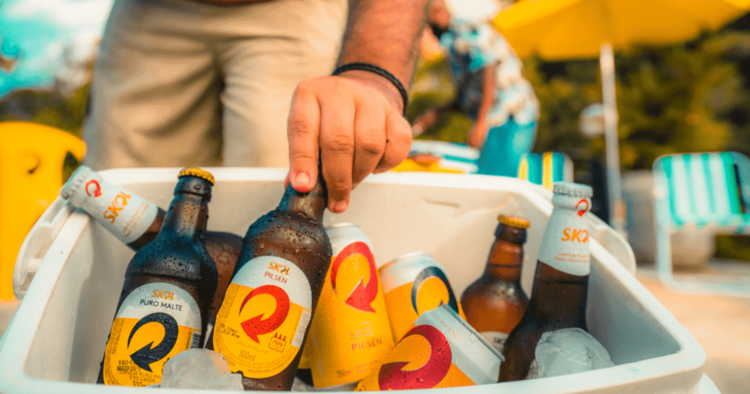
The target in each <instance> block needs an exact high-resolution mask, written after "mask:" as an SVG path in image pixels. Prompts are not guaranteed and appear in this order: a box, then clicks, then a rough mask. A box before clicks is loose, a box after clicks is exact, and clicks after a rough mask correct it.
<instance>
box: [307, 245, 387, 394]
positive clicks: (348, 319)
mask: <svg viewBox="0 0 750 394" xmlns="http://www.w3.org/2000/svg"><path fill="white" fill-rule="evenodd" d="M392 347H393V335H392V334H391V327H390V323H389V321H388V312H387V310H386V306H385V298H384V296H383V289H382V286H381V283H380V280H379V278H378V272H377V268H376V266H375V259H374V257H373V255H372V253H371V252H370V248H369V245H367V244H366V243H365V242H361V241H356V242H350V243H348V244H347V245H346V246H345V247H344V248H343V249H342V250H341V251H339V253H338V254H337V255H336V256H334V257H333V258H332V262H331V268H330V269H329V270H328V274H327V275H326V280H325V284H324V285H323V290H322V292H321V296H320V299H319V301H318V307H317V309H316V311H315V318H314V319H313V323H312V327H311V328H310V340H308V344H307V345H306V347H305V349H309V353H310V354H309V357H310V361H311V362H310V368H311V370H312V376H313V383H314V384H315V388H324V387H331V386H338V385H342V384H346V383H351V382H356V381H359V380H362V379H363V378H364V377H365V376H367V374H368V373H369V372H370V371H371V370H372V369H373V368H374V367H375V366H377V365H378V364H379V363H380V361H381V360H382V359H383V357H384V356H385V355H386V354H387V353H388V352H389V351H390V350H391V348H392Z"/></svg>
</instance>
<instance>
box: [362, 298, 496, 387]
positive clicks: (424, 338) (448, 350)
mask: <svg viewBox="0 0 750 394" xmlns="http://www.w3.org/2000/svg"><path fill="white" fill-rule="evenodd" d="M502 361H503V356H502V355H501V354H500V353H499V352H498V351H497V350H495V348H493V347H492V345H491V344H490V343H489V342H487V340H485V339H484V338H482V336H481V335H480V334H479V333H478V332H477V331H476V330H474V329H473V328H472V327H471V326H470V325H469V323H467V322H466V321H465V320H464V319H463V318H461V316H459V315H458V314H457V313H456V312H455V311H454V310H453V308H451V307H449V306H448V305H446V304H441V305H440V306H439V307H437V308H434V309H432V310H429V311H426V312H424V313H422V314H421V315H420V316H419V318H418V319H417V320H416V322H415V326H414V328H412V329H411V330H409V332H407V333H406V335H404V337H403V338H402V339H401V340H400V341H399V342H398V344H396V346H395V347H394V348H393V350H392V351H391V352H390V353H389V354H388V355H387V356H386V357H385V358H384V359H383V362H382V364H381V365H379V366H378V367H377V368H375V369H374V370H373V371H372V372H371V373H370V374H369V375H368V376H367V377H366V378H365V379H364V380H363V381H362V382H360V384H359V385H358V386H357V390H356V391H380V390H413V389H430V388H445V387H460V386H473V385H480V384H491V383H496V382H497V377H498V374H499V372H500V364H501V363H502ZM418 365H421V367H419V368H417V369H414V368H413V367H412V366H418Z"/></svg>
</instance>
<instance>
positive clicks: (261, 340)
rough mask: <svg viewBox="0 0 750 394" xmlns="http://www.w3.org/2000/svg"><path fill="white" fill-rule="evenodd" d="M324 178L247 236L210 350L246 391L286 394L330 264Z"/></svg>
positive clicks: (292, 195)
mask: <svg viewBox="0 0 750 394" xmlns="http://www.w3.org/2000/svg"><path fill="white" fill-rule="evenodd" d="M326 203H327V194H326V187H325V183H324V181H323V177H322V176H318V183H317V184H316V185H315V187H314V188H313V189H312V190H311V191H310V192H309V193H298V192H296V191H295V190H294V189H293V188H292V186H291V185H290V186H289V187H287V189H286V191H285V193H284V197H283V198H282V199H281V202H280V203H279V205H278V207H277V208H276V209H275V210H273V211H271V212H269V213H267V214H266V215H264V216H262V217H261V218H259V219H258V220H256V221H255V223H253V224H252V225H251V226H250V228H248V230H247V235H245V239H244V240H243V241H242V250H241V251H240V258H239V260H238V262H237V266H236V267H235V269H234V274H232V280H231V282H230V284H229V288H228V289H227V292H226V294H225V295H224V300H223V301H222V304H221V309H220V310H219V314H218V315H217V317H216V325H215V327H214V330H213V332H212V333H211V337H210V338H209V340H208V346H209V347H212V348H213V349H214V350H216V351H218V352H220V353H221V354H223V355H224V357H226V359H227V362H229V367H230V369H231V371H232V372H241V373H242V375H243V385H244V386H245V389H246V390H285V391H289V390H291V387H292V383H293V381H294V375H295V373H296V371H297V366H298V365H299V361H300V357H301V356H302V351H301V349H302V346H303V345H304V343H305V338H306V336H307V332H308V328H309V327H308V326H309V323H310V320H311V319H312V314H313V312H314V311H315V306H316V305H317V302H318V297H319V296H320V292H321V290H322V289H323V282H324V280H325V277H326V273H327V272H328V267H329V265H330V264H331V242H330V241H329V239H328V236H327V235H326V232H325V229H324V228H323V212H324V210H325V207H326Z"/></svg>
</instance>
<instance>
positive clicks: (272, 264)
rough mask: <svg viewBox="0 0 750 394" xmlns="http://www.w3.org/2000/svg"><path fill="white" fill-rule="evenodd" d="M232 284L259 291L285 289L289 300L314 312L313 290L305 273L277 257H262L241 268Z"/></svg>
mask: <svg viewBox="0 0 750 394" xmlns="http://www.w3.org/2000/svg"><path fill="white" fill-rule="evenodd" d="M232 283H236V284H238V285H242V286H246V287H251V288H253V289H257V288H258V287H261V286H263V285H274V286H278V287H280V288H282V289H284V292H285V293H286V294H287V295H288V296H289V300H290V301H291V302H293V303H295V304H297V305H299V306H301V307H303V308H305V309H307V310H312V289H311V288H310V282H308V280H307V276H306V275H305V273H304V272H303V271H302V269H300V268H299V267H297V265H296V264H294V263H292V262H291V261H289V260H287V259H285V258H283V257H276V256H260V257H256V258H254V259H252V260H250V262H249V263H247V264H245V265H244V266H243V267H242V268H240V270H239V272H237V275H235V276H234V278H232Z"/></svg>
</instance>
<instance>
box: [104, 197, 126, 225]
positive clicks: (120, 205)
mask: <svg viewBox="0 0 750 394" xmlns="http://www.w3.org/2000/svg"><path fill="white" fill-rule="evenodd" d="M129 200H130V195H128V194H125V192H120V194H118V195H116V196H115V198H113V199H112V202H110V203H109V208H107V210H106V211H104V218H105V219H109V222H110V223H114V222H115V220H116V219H117V216H118V215H119V214H120V211H122V210H123V209H124V208H125V206H126V205H128V201H129Z"/></svg>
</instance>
